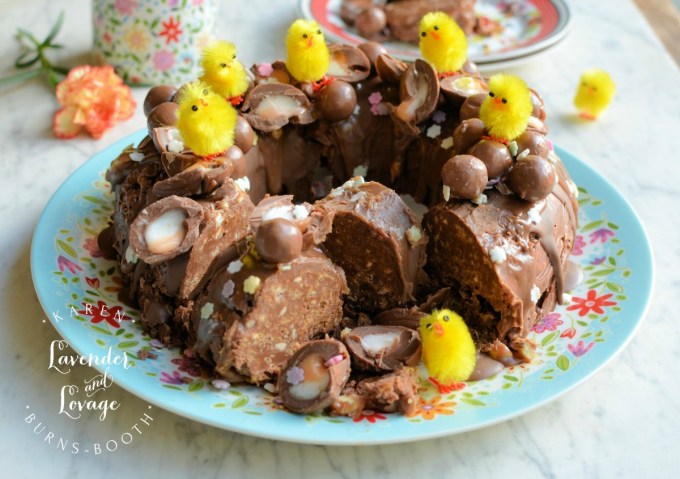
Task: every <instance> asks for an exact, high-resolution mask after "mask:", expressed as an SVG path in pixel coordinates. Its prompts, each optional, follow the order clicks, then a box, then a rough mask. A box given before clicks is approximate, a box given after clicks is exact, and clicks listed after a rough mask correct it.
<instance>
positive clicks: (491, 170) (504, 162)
mask: <svg viewBox="0 0 680 479" xmlns="http://www.w3.org/2000/svg"><path fill="white" fill-rule="evenodd" d="M468 154H469V155H472V156H476V157H477V158H479V159H480V160H482V161H483V162H484V164H485V165H486V171H487V173H488V175H489V178H496V177H498V176H500V175H502V174H503V173H505V172H506V171H508V170H509V169H510V166H512V156H511V155H510V150H508V147H507V146H505V145H504V144H503V143H501V142H499V141H495V140H482V141H479V142H477V143H476V144H475V145H474V146H473V147H472V148H470V149H469V150H468Z"/></svg>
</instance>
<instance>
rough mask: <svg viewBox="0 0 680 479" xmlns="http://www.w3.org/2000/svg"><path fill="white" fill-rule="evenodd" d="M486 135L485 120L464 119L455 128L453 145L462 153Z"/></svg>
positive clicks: (457, 151)
mask: <svg viewBox="0 0 680 479" xmlns="http://www.w3.org/2000/svg"><path fill="white" fill-rule="evenodd" d="M483 135H484V122H483V121H482V120H480V119H479V118H470V119H468V120H465V121H463V122H462V123H461V124H460V125H458V126H457V127H456V129H455V130H453V146H454V147H455V149H456V153H458V154H462V153H465V152H466V151H468V150H469V149H470V147H471V146H472V145H474V144H475V143H477V142H478V141H480V140H481V139H482V136H483Z"/></svg>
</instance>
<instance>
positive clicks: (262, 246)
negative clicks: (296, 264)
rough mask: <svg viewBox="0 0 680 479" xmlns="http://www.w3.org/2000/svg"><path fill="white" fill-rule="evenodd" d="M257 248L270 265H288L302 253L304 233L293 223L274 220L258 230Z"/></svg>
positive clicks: (263, 224) (265, 223)
mask: <svg viewBox="0 0 680 479" xmlns="http://www.w3.org/2000/svg"><path fill="white" fill-rule="evenodd" d="M255 248H256V249H257V252H258V253H259V254H260V256H261V257H262V259H263V260H265V261H266V262H268V263H287V262H288V261H291V260H293V259H295V258H297V257H298V256H300V253H301V252H302V232H301V231H300V229H299V228H298V227H297V226H296V225H295V223H293V222H292V221H289V220H287V219H284V218H274V219H273V220H270V221H266V222H264V223H262V224H261V225H260V227H259V228H258V229H257V234H256V235H255Z"/></svg>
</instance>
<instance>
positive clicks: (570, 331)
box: [560, 328, 576, 338]
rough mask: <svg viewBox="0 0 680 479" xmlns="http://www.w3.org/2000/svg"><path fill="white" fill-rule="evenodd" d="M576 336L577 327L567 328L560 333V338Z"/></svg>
mask: <svg viewBox="0 0 680 479" xmlns="http://www.w3.org/2000/svg"><path fill="white" fill-rule="evenodd" d="M574 336H576V328H569V329H565V330H564V331H562V334H560V338H573V337H574Z"/></svg>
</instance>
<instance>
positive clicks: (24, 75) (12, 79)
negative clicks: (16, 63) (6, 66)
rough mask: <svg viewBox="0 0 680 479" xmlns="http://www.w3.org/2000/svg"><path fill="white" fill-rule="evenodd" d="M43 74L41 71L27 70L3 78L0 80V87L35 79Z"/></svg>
mask: <svg viewBox="0 0 680 479" xmlns="http://www.w3.org/2000/svg"><path fill="white" fill-rule="evenodd" d="M42 73H43V70H42V69H40V68H38V69H36V70H29V71H25V72H20V73H16V74H14V75H10V76H8V77H5V78H0V86H5V85H10V84H12V83H16V82H20V81H23V80H29V79H31V78H34V77H37V76H39V75H40V74H42Z"/></svg>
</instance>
